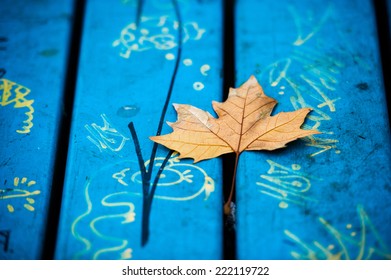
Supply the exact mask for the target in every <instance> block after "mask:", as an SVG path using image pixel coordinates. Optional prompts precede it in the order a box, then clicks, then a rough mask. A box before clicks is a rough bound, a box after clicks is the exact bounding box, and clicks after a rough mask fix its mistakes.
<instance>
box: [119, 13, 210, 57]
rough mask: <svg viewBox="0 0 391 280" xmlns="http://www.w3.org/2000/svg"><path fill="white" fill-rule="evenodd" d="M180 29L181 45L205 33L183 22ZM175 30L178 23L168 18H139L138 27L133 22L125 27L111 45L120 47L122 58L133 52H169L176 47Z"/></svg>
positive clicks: (191, 23) (194, 25)
mask: <svg viewBox="0 0 391 280" xmlns="http://www.w3.org/2000/svg"><path fill="white" fill-rule="evenodd" d="M182 28H183V43H186V42H188V41H191V40H195V41H197V40H200V39H201V38H202V36H203V34H204V33H205V29H202V28H200V27H199V25H198V23H197V22H185V23H183V26H182ZM177 30H178V22H177V21H175V20H172V19H171V18H170V16H160V17H141V21H140V25H139V26H137V25H136V23H135V22H132V23H130V24H128V25H127V26H125V27H124V28H123V29H122V30H121V34H120V37H119V38H118V39H116V40H115V41H114V42H113V44H112V45H113V47H120V56H122V57H123V58H129V57H130V56H131V54H132V53H133V52H143V51H148V50H152V49H154V50H160V51H169V50H171V49H173V48H175V47H177V46H178V42H177V40H176V33H177ZM166 58H167V57H166ZM167 59H170V57H168V58H167ZM171 59H174V58H172V57H171Z"/></svg>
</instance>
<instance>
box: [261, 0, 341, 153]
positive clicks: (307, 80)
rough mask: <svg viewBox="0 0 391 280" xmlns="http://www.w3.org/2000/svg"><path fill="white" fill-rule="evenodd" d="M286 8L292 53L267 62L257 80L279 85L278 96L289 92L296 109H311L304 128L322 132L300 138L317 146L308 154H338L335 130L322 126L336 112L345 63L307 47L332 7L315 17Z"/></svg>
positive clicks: (277, 86) (292, 8) (273, 85)
mask: <svg viewBox="0 0 391 280" xmlns="http://www.w3.org/2000/svg"><path fill="white" fill-rule="evenodd" d="M288 10H289V12H290V14H291V15H292V16H293V20H294V22H295V26H296V29H297V37H296V39H295V41H294V42H293V43H292V45H293V46H294V47H293V50H292V53H291V54H290V55H288V56H286V57H283V58H281V59H278V60H276V61H275V62H273V63H271V64H270V65H268V66H267V67H266V68H265V69H264V71H262V73H261V78H260V79H261V80H262V78H266V79H267V80H268V82H269V84H270V85H271V86H272V87H276V88H278V94H280V95H284V94H286V93H287V92H289V95H290V101H291V104H292V106H293V107H294V108H295V109H296V110H297V109H300V108H304V107H308V108H311V109H312V110H313V112H312V113H311V114H310V115H309V116H308V117H307V122H306V124H305V125H304V126H303V127H304V128H306V129H318V130H319V131H321V132H322V134H321V135H312V136H308V137H305V138H303V139H302V140H303V141H305V142H306V145H308V146H311V147H313V148H316V149H317V150H316V151H315V152H313V153H311V155H310V156H312V157H314V156H317V155H320V154H322V153H324V152H326V151H329V150H334V152H335V153H337V154H338V153H340V150H338V147H337V145H338V142H339V141H338V139H336V138H335V137H334V136H333V135H334V132H333V131H328V130H325V129H323V128H322V126H321V125H322V123H324V122H328V121H331V120H332V114H333V113H334V112H336V111H337V104H338V101H339V100H340V99H341V97H340V96H335V92H336V89H337V86H338V83H339V76H340V74H341V71H342V69H343V68H344V66H345V64H344V63H343V62H342V61H340V60H339V59H337V58H335V57H332V56H329V55H328V54H324V53H321V52H318V51H316V50H314V48H313V47H311V46H307V44H308V42H309V41H311V40H314V37H316V35H317V33H319V32H320V31H321V29H322V27H323V26H324V25H325V24H326V22H327V20H328V19H329V18H330V17H331V15H332V13H333V9H332V6H328V7H326V9H325V10H324V12H323V14H322V15H321V16H320V17H316V18H315V17H313V16H310V15H308V16H302V15H301V14H300V13H299V11H297V9H295V8H294V7H293V6H289V7H288ZM309 14H311V12H309ZM307 17H309V18H311V21H309V20H308V19H307ZM263 80H264V79H263Z"/></svg>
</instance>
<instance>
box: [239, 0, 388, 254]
mask: <svg viewBox="0 0 391 280" xmlns="http://www.w3.org/2000/svg"><path fill="white" fill-rule="evenodd" d="M375 26H376V25H375V18H374V11H373V8H372V6H371V2H370V1H342V2H341V1H326V2H325V1H272V0H266V1H251V0H247V1H244V0H243V1H237V6H236V38H237V41H236V58H237V61H236V66H237V74H238V85H240V84H241V83H243V82H244V81H245V80H247V79H248V78H249V77H250V75H252V74H254V75H256V77H257V79H258V81H259V82H260V83H261V85H262V86H263V88H264V91H265V93H266V94H267V95H269V96H271V97H273V98H276V99H277V100H278V101H279V105H277V108H276V109H275V111H274V114H275V113H277V112H280V111H292V110H294V109H298V108H302V107H310V108H312V109H313V112H311V114H310V117H309V118H308V121H307V122H306V125H305V127H307V128H311V127H317V128H318V129H319V130H320V131H322V133H323V134H322V135H319V136H314V137H310V138H307V139H303V140H301V141H297V142H295V143H292V144H289V145H288V148H286V149H282V150H279V151H275V152H247V153H244V154H243V155H242V158H241V159H240V162H239V173H238V174H239V175H238V180H237V235H238V237H237V238H238V242H237V245H238V247H237V255H238V258H240V259H292V258H294V259H366V258H368V259H389V258H391V234H390V232H391V223H390V222H389V221H390V218H391V207H390V201H391V188H390V186H391V183H390V174H391V170H390V162H391V161H390V138H389V136H390V134H389V124H388V116H387V109H386V102H385V95H384V89H383V82H382V75H381V64H380V58H379V50H378V45H377V38H376V28H375Z"/></svg>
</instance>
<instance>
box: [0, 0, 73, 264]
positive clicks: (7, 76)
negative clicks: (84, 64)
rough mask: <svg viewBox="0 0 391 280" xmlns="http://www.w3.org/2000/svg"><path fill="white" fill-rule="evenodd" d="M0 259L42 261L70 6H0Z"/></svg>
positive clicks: (9, 3)
mask: <svg viewBox="0 0 391 280" xmlns="http://www.w3.org/2000/svg"><path fill="white" fill-rule="evenodd" d="M0 14H1V19H0V105H1V106H0V135H1V142H2V148H1V149H0V161H1V163H0V164H1V165H0V166H1V167H0V179H1V187H0V259H37V258H41V255H42V244H43V242H44V236H45V231H46V219H47V215H48V205H49V198H50V194H51V187H52V178H53V172H54V159H55V154H56V145H57V134H58V127H59V122H60V116H61V113H62V99H63V90H64V86H65V73H66V65H67V60H68V45H69V36H70V25H71V19H72V1H43V2H38V1H36V2H32V1H11V0H10V1H8V0H6V1H2V2H1V5H0Z"/></svg>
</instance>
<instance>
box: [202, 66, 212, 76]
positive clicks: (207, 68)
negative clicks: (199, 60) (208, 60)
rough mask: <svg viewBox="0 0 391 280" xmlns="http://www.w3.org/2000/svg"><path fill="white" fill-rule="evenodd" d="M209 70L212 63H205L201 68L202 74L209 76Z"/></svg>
mask: <svg viewBox="0 0 391 280" xmlns="http://www.w3.org/2000/svg"><path fill="white" fill-rule="evenodd" d="M209 70H210V65H209V64H204V65H202V66H201V68H200V71H201V74H202V75H204V76H208V73H206V72H207V71H209Z"/></svg>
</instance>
